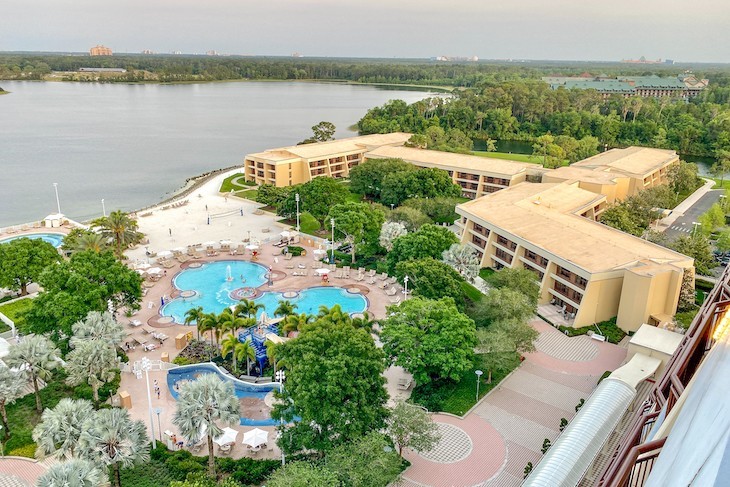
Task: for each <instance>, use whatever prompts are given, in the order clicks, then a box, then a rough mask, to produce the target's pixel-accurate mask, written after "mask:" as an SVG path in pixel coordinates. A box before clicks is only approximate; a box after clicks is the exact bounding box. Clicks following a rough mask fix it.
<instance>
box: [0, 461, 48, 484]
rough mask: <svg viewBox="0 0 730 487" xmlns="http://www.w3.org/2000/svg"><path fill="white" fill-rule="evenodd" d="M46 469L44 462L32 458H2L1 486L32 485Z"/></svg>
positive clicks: (0, 465)
mask: <svg viewBox="0 0 730 487" xmlns="http://www.w3.org/2000/svg"><path fill="white" fill-rule="evenodd" d="M45 471H46V466H45V464H44V462H38V461H36V460H33V459H30V458H21V457H4V458H0V487H31V486H33V485H35V484H36V481H37V480H38V477H40V476H41V475H43V473H44V472H45Z"/></svg>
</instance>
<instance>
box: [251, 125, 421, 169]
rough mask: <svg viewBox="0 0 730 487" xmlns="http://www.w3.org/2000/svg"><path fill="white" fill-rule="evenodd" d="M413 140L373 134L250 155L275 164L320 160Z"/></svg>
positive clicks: (392, 135)
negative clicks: (293, 160) (290, 161)
mask: <svg viewBox="0 0 730 487" xmlns="http://www.w3.org/2000/svg"><path fill="white" fill-rule="evenodd" d="M410 138H411V134H406V133H403V132H394V133H391V134H372V135H362V136H359V137H349V138H346V139H337V140H330V141H328V142H318V143H315V144H303V145H292V146H288V147H280V148H277V149H269V150H266V151H264V152H258V153H255V154H250V155H249V157H256V158H259V159H266V160H270V161H274V162H283V161H288V160H291V159H295V158H301V159H320V158H324V157H328V156H334V155H337V154H342V153H347V152H362V150H363V149H365V150H367V149H371V148H375V147H380V146H382V145H390V144H398V145H400V144H404V143H405V142H406V141H407V140H408V139H410Z"/></svg>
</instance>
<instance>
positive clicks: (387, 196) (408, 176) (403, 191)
mask: <svg viewBox="0 0 730 487" xmlns="http://www.w3.org/2000/svg"><path fill="white" fill-rule="evenodd" d="M458 196H461V186H459V185H458V184H454V182H453V181H452V180H451V176H449V174H448V173H447V172H446V171H444V170H443V169H436V168H426V169H418V170H416V171H400V172H396V173H392V174H389V175H387V176H385V178H383V183H382V187H381V191H380V200H381V202H382V203H383V204H385V205H396V206H398V205H400V204H401V203H403V202H404V201H406V200H407V199H410V198H438V197H447V198H448V197H451V198H454V197H458Z"/></svg>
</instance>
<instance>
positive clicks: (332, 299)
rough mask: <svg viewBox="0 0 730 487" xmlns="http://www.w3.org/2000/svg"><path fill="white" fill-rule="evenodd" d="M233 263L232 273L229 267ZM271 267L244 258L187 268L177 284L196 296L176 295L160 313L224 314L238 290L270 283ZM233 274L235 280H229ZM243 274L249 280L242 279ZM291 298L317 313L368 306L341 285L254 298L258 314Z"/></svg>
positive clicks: (236, 298) (235, 300)
mask: <svg viewBox="0 0 730 487" xmlns="http://www.w3.org/2000/svg"><path fill="white" fill-rule="evenodd" d="M229 266H230V272H229V270H228V267H229ZM266 272H267V269H266V268H265V267H264V266H262V265H260V264H255V263H251V262H244V261H219V262H212V263H209V264H205V265H203V267H200V268H198V269H186V270H184V271H182V272H181V273H180V274H178V275H177V276H176V277H175V279H174V280H173V283H174V285H175V287H177V288H178V289H180V290H181V291H195V295H194V296H192V297H186V298H182V297H180V298H176V299H173V300H172V301H170V302H169V303H167V304H166V305H165V306H163V307H162V310H161V311H160V314H161V315H162V316H170V317H172V318H173V319H174V320H175V321H176V322H177V323H183V322H184V321H185V313H186V312H187V311H188V310H189V309H192V308H195V307H197V306H201V307H202V308H203V311H204V312H206V313H220V312H221V311H223V309H225V308H227V307H228V306H233V305H235V304H236V303H238V301H239V296H238V295H237V294H236V293H235V292H236V291H237V290H241V289H243V290H247V289H251V290H253V288H257V287H259V286H261V285H262V284H264V282H266V277H265V276H266ZM228 276H230V278H232V281H228V280H227V278H228ZM241 276H243V279H245V282H242V281H241ZM284 299H287V300H289V301H290V302H292V303H293V304H296V305H297V307H296V310H295V311H296V312H297V313H308V314H317V312H318V310H319V307H320V306H322V305H324V306H327V307H328V308H331V307H332V306H334V305H335V304H339V305H340V306H341V307H342V310H343V311H344V312H346V313H362V312H363V311H365V310H366V309H367V307H368V302H367V299H365V297H364V296H362V295H360V294H351V293H349V292H347V291H346V290H345V289H343V288H340V287H331V286H327V287H322V286H317V287H310V288H307V289H303V290H302V291H299V292H298V293H296V296H295V297H292V298H284V296H283V294H282V293H280V292H264V293H263V294H262V295H260V296H259V297H257V298H254V299H253V301H255V302H256V303H260V304H263V305H264V308H263V309H262V310H260V311H259V312H258V315H257V316H261V314H262V313H264V312H265V313H266V314H267V315H269V316H273V314H274V310H276V308H277V307H278V306H279V301H281V300H284Z"/></svg>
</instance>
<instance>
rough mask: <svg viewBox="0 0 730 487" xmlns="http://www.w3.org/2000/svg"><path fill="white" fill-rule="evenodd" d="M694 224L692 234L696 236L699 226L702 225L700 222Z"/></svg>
mask: <svg viewBox="0 0 730 487" xmlns="http://www.w3.org/2000/svg"><path fill="white" fill-rule="evenodd" d="M692 225H693V228H692V236H695V235H696V234H697V227H698V226H699V225H700V222H692Z"/></svg>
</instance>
